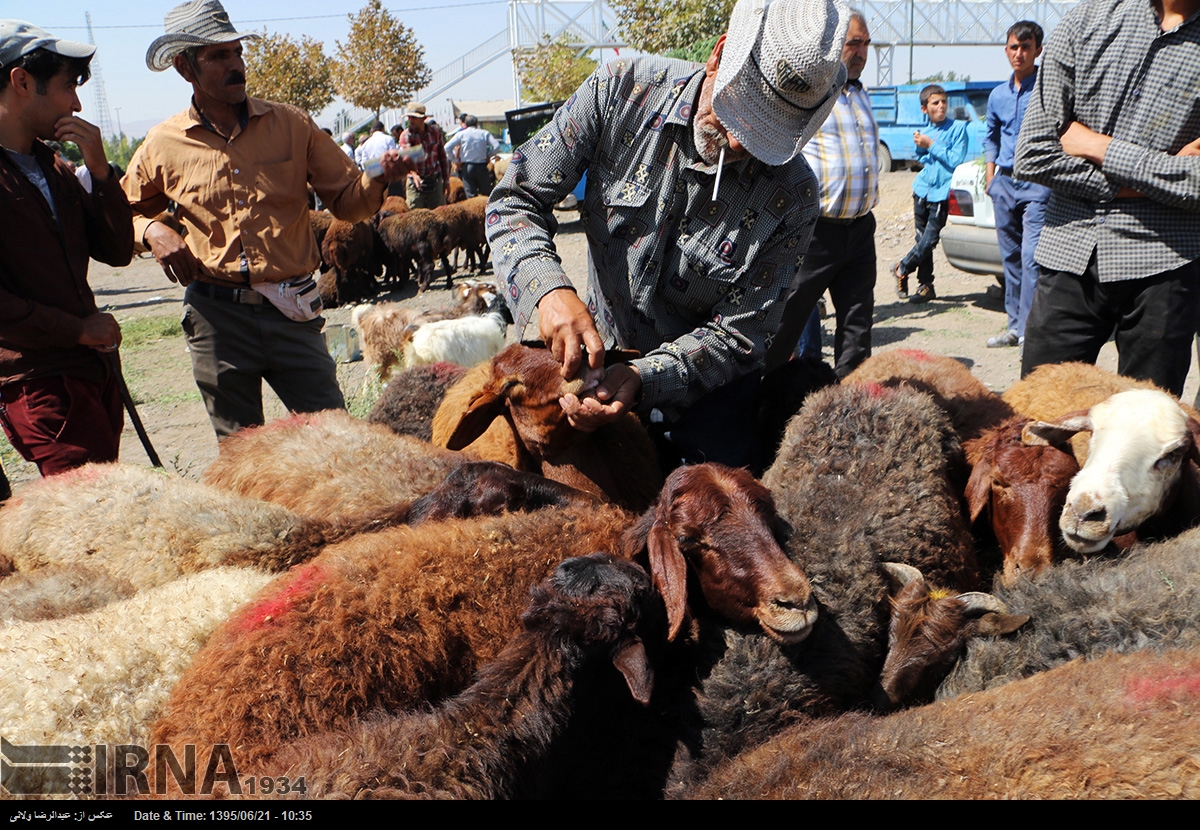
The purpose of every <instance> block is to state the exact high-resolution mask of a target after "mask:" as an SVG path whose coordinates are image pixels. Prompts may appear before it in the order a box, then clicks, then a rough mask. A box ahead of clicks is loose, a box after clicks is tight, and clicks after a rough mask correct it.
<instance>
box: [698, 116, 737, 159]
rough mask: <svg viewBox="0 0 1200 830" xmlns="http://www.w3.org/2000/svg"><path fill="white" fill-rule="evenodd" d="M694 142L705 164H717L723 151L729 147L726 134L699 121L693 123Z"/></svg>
mask: <svg viewBox="0 0 1200 830" xmlns="http://www.w3.org/2000/svg"><path fill="white" fill-rule="evenodd" d="M692 140H693V141H695V142H696V151H697V152H699V153H700V158H702V159H704V163H705V164H709V165H712V164H716V163H717V160H718V159H719V158H720V157H721V150H722V149H723V148H725V147H728V146H729V139H728V138H726V136H725V134H724V133H723V132H721V131H720V130H718V129H717V128H716V127H714V126H713V125H711V124H706V123H704V122H702V121H700V120H699V119H697V120H695V121H693V122H692Z"/></svg>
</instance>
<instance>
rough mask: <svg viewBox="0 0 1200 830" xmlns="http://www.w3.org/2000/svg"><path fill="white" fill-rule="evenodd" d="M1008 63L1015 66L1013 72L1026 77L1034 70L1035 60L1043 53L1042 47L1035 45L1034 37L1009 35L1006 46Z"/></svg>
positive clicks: (1019, 76)
mask: <svg viewBox="0 0 1200 830" xmlns="http://www.w3.org/2000/svg"><path fill="white" fill-rule="evenodd" d="M1004 54H1005V55H1006V56H1008V63H1009V65H1010V66H1012V68H1013V74H1014V75H1016V76H1017V77H1018V78H1024V77H1026V76H1028V75H1029V73H1030V72H1032V71H1033V67H1034V61H1036V60H1037V59H1038V56H1040V55H1041V54H1042V47H1040V46H1035V45H1034V43H1033V38H1031V37H1030V38H1026V39H1025V40H1017V36H1016V35H1009V36H1008V45H1007V46H1005V47H1004Z"/></svg>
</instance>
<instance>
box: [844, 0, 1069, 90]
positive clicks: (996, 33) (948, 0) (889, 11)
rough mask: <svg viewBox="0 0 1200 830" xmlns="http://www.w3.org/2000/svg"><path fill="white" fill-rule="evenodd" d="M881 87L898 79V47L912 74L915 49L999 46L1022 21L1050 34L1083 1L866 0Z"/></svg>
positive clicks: (863, 4)
mask: <svg viewBox="0 0 1200 830" xmlns="http://www.w3.org/2000/svg"><path fill="white" fill-rule="evenodd" d="M856 5H857V7H858V8H859V10H860V11H862V13H863V14H864V15H865V16H866V18H867V28H868V29H870V30H871V40H872V42H873V43H874V44H875V58H876V61H877V65H878V67H879V84H880V85H881V86H887V85H890V84H892V83H895V82H894V81H893V79H892V78H893V70H894V62H895V55H896V49H897V47H905V46H907V47H908V53H909V55H908V64H909V66H908V75H909V76H910V77H911V75H912V50H913V47H914V46H997V45H1002V44H1003V43H1004V33H1005V32H1006V31H1008V27H1009V26H1011V25H1012V24H1013V23H1016V22H1017V21H1018V20H1036V21H1037V22H1038V23H1039V24H1041V26H1042V28H1043V29H1045V31H1046V34H1047V35H1049V34H1050V32H1051V30H1053V29H1054V27H1055V26H1057V25H1058V22H1059V21H1060V20H1062V17H1063V15H1064V14H1066V13H1067V11H1069V10H1070V9H1071V8H1073V7H1074V6H1076V5H1078V0H921V2H917V0H862V2H859V3H857V4H856Z"/></svg>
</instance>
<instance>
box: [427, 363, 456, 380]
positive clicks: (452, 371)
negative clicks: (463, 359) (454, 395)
mask: <svg viewBox="0 0 1200 830" xmlns="http://www.w3.org/2000/svg"><path fill="white" fill-rule="evenodd" d="M429 371H430V372H431V373H432V374H433V377H434V379H435V380H437V382H438V383H446V382H447V381H449V380H458V378H460V377H462V375H463V370H462V367H461V366H459V365H458V364H457V363H450V362H449V361H446V360H439V361H438V362H437V363H434V364H433V365H431V366H430V367H429Z"/></svg>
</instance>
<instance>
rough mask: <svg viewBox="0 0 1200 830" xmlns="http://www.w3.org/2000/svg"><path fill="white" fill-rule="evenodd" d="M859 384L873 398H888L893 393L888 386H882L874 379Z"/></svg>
mask: <svg viewBox="0 0 1200 830" xmlns="http://www.w3.org/2000/svg"><path fill="white" fill-rule="evenodd" d="M859 386H861V387H862V388H863V391H864V392H866V393H867V394H868V395H869V396H871V397H872V398H886V397H889V396H890V395H891V394H892V390H891V389H889V388H887V387H886V386H882V385H880V384H878V383H876V382H875V381H873V380H872V381H868V382H867V383H860V384H859Z"/></svg>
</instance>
